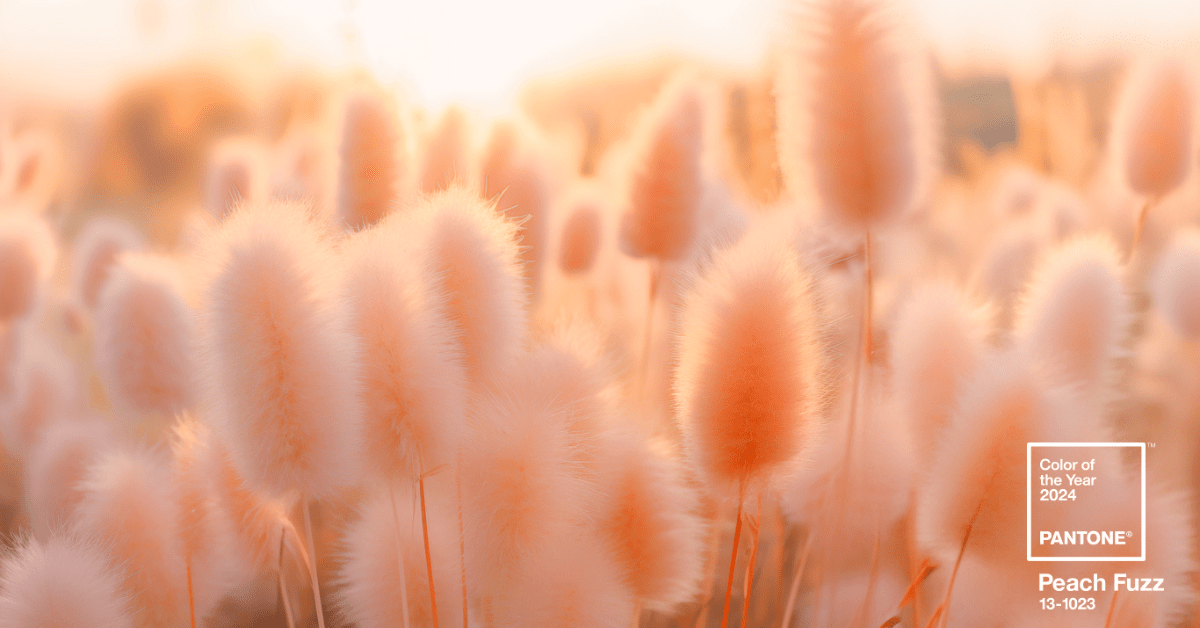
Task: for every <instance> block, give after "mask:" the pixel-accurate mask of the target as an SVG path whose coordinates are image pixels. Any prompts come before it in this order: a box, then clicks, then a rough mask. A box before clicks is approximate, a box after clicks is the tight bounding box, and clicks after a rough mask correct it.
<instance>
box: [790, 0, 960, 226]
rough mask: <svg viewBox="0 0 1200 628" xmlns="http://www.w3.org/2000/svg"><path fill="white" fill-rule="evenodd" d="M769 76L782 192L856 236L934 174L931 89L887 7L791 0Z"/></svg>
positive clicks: (902, 205)
mask: <svg viewBox="0 0 1200 628" xmlns="http://www.w3.org/2000/svg"><path fill="white" fill-rule="evenodd" d="M790 28H791V40H790V41H789V42H788V47H787V49H786V53H785V55H784V57H783V60H782V61H783V62H782V64H781V74H780V76H779V79H778V81H777V83H776V100H777V103H778V105H777V106H778V111H779V113H778V116H779V136H778V137H779V140H778V141H779V154H780V166H781V170H782V172H783V175H784V181H785V183H786V186H787V188H788V190H789V191H790V193H791V194H792V195H793V196H794V197H796V198H799V199H802V200H804V201H805V202H812V203H814V204H815V205H819V206H820V208H821V210H822V211H823V212H824V213H825V215H826V216H827V217H828V218H829V219H830V221H831V222H832V223H834V224H837V225H840V226H843V227H845V228H846V230H847V231H850V232H853V233H861V232H862V231H863V230H864V229H867V228H870V227H872V226H873V225H877V224H879V223H883V222H886V221H888V220H889V219H892V218H895V217H896V216H899V215H901V214H903V213H905V212H906V211H908V210H910V209H911V208H912V207H913V206H914V205H915V204H916V203H917V202H918V201H919V200H920V198H921V195H922V194H923V193H924V191H925V190H926V188H927V187H928V185H929V183H930V181H931V180H932V177H933V175H934V174H935V159H936V157H935V155H936V152H935V151H936V148H935V147H936V146H937V138H936V137H935V133H934V129H935V123H934V114H935V111H934V98H933V94H932V87H931V85H930V81H929V79H928V77H927V76H926V75H925V74H926V73H925V72H924V71H923V67H922V66H921V63H922V62H924V59H923V58H922V57H921V55H920V54H919V51H915V50H913V49H912V34H911V33H909V32H907V31H905V29H904V28H903V27H902V25H901V24H900V22H899V20H898V19H897V18H896V16H895V15H893V14H892V10H891V8H890V7H889V6H888V5H887V4H886V3H885V2H881V1H877V0H811V1H806V2H800V3H797V6H796V7H795V9H794V15H793V16H792V25H791V27H790Z"/></svg>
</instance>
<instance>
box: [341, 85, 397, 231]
mask: <svg viewBox="0 0 1200 628" xmlns="http://www.w3.org/2000/svg"><path fill="white" fill-rule="evenodd" d="M339 150H340V157H341V168H340V171H339V172H338V211H339V212H340V213H341V215H342V219H343V220H345V221H346V224H348V225H350V226H351V227H354V228H361V227H365V226H368V225H372V224H375V223H376V222H378V221H379V219H380V218H382V217H383V216H384V214H386V213H387V212H388V211H389V210H391V209H392V207H393V206H394V205H395V204H396V203H397V202H398V201H399V200H400V199H399V198H398V195H399V192H400V184H401V179H402V178H403V177H405V176H406V175H408V173H407V172H406V169H407V168H409V167H410V166H409V164H408V163H407V151H406V150H405V144H404V135H403V133H402V129H401V127H400V119H399V117H398V113H397V111H396V108H395V106H394V105H392V103H390V102H389V101H388V99H387V98H386V96H385V95H384V94H382V93H374V92H367V91H362V92H359V93H355V94H352V95H350V96H349V97H347V99H346V102H345V104H344V105H343V110H342V143H341V146H340V148H339Z"/></svg>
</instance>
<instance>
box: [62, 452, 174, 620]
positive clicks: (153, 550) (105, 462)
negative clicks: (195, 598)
mask: <svg viewBox="0 0 1200 628" xmlns="http://www.w3.org/2000/svg"><path fill="white" fill-rule="evenodd" d="M169 478H170V471H169V469H168V468H167V465H166V464H164V462H163V461H161V460H158V459H157V458H156V457H154V456H152V455H150V454H147V453H127V452H110V453H108V454H106V455H104V456H102V457H101V458H100V459H99V460H98V461H97V462H96V463H95V464H93V465H92V466H91V467H90V468H89V470H88V473H87V478H86V479H85V480H84V483H83V486H84V498H83V501H82V502H81V503H80V504H79V506H78V507H77V509H76V511H75V512H76V517H75V530H76V531H77V532H79V533H81V534H94V535H96V536H97V537H98V538H99V539H100V540H101V541H102V542H103V543H104V544H105V547H106V548H107V550H108V554H109V556H110V557H111V559H112V561H114V563H119V564H124V565H125V581H124V583H123V585H122V587H123V589H124V590H125V592H126V594H128V595H129V596H130V597H132V598H133V600H134V604H135V606H136V608H138V609H139V612H138V613H137V614H136V617H135V618H136V625H137V626H141V627H144V628H162V627H163V626H183V625H186V624H187V621H188V601H187V575H186V572H185V568H184V562H183V554H182V551H181V546H180V540H179V534H178V531H179V528H178V515H177V510H176V508H177V507H176V504H175V500H174V497H173V495H172V494H171V486H170V483H169Z"/></svg>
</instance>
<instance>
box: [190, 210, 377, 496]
mask: <svg viewBox="0 0 1200 628" xmlns="http://www.w3.org/2000/svg"><path fill="white" fill-rule="evenodd" d="M308 211H309V210H308V208H307V207H306V206H304V205H299V204H292V203H286V202H269V203H253V204H248V205H243V206H240V207H239V208H238V211H236V212H234V213H233V214H232V215H231V216H229V217H228V218H227V219H226V220H225V222H224V223H223V224H222V225H221V227H220V229H219V230H218V231H217V232H215V233H214V234H212V236H211V238H210V240H209V241H208V243H207V246H206V247H205V250H204V252H205V254H206V261H205V262H204V263H205V264H207V265H208V266H209V268H208V269H207V270H208V272H209V273H210V274H211V278H210V279H208V282H207V286H206V289H205V294H204V303H203V305H202V308H201V316H202V325H203V340H202V342H203V355H202V358H203V362H204V368H205V369H206V377H207V385H208V387H209V389H208V390H209V397H208V398H209V399H210V401H211V403H212V404H213V408H212V410H213V412H214V416H213V418H214V421H215V425H216V426H217V429H218V430H220V431H222V432H223V433H224V434H226V435H227V436H228V440H227V441H226V445H227V446H228V448H229V451H230V453H231V454H232V457H233V461H234V463H235V464H236V465H237V467H238V471H239V472H240V473H241V474H242V476H243V477H245V478H246V480H247V481H248V482H250V484H251V485H252V486H253V487H255V488H256V489H258V490H263V491H265V492H268V493H271V494H274V495H285V494H293V493H295V492H300V493H303V494H306V495H308V496H310V497H315V498H320V497H324V496H328V495H330V494H332V493H333V492H334V491H335V490H337V488H338V487H341V486H344V485H347V484H350V483H352V482H353V480H354V477H355V473H356V471H357V469H356V464H357V461H356V457H355V456H356V453H355V450H354V446H355V443H356V442H357V440H356V439H357V430H358V420H359V406H358V394H357V386H358V383H357V381H356V380H355V378H354V368H353V365H354V361H355V359H356V356H355V355H354V351H353V347H354V344H353V342H352V340H351V337H350V336H349V334H348V330H347V329H346V325H345V322H344V321H343V320H341V318H342V317H340V316H339V314H338V312H337V311H336V303H335V301H334V298H333V296H334V289H335V286H334V285H333V284H334V281H335V276H334V272H336V271H335V269H336V266H335V265H336V258H335V257H334V256H333V254H332V251H331V249H330V242H329V236H328V235H327V234H326V233H325V232H324V231H323V230H322V228H321V227H320V226H318V224H317V223H316V222H314V219H313V218H312V217H311V215H310V214H309V213H308Z"/></svg>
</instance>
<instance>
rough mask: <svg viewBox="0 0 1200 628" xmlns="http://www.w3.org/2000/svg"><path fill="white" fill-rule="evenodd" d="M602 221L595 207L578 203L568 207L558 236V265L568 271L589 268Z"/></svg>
mask: <svg viewBox="0 0 1200 628" xmlns="http://www.w3.org/2000/svg"><path fill="white" fill-rule="evenodd" d="M602 227H603V221H602V219H601V216H600V211H599V209H598V208H597V207H595V206H593V205H591V204H588V203H581V204H579V205H577V206H576V207H575V208H574V209H572V211H571V215H570V216H569V217H567V220H566V222H565V223H563V226H562V236H561V237H560V238H559V240H558V268H559V270H561V271H562V272H563V273H565V274H567V275H583V274H586V273H587V272H588V271H590V270H591V269H592V266H593V265H594V264H595V263H596V257H597V256H598V255H599V253H600V238H601V228H602Z"/></svg>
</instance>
